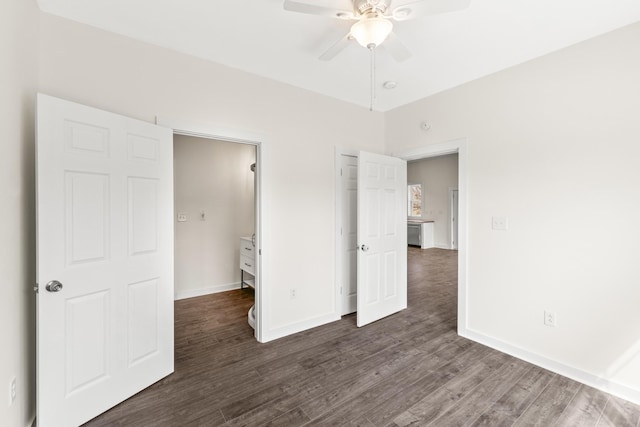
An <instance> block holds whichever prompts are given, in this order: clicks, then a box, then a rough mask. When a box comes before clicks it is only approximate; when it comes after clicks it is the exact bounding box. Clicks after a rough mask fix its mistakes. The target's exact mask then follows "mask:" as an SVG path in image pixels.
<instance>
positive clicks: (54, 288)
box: [45, 280, 62, 292]
mask: <svg viewBox="0 0 640 427" xmlns="http://www.w3.org/2000/svg"><path fill="white" fill-rule="evenodd" d="M45 289H46V290H47V291H49V292H60V291H61V290H62V283H60V282H58V281H57V280H52V281H50V282H49V283H47V286H46V287H45Z"/></svg>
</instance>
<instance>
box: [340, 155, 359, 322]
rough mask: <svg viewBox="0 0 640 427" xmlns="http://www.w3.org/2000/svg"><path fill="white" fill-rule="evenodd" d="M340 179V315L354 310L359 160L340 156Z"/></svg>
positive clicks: (355, 305)
mask: <svg viewBox="0 0 640 427" xmlns="http://www.w3.org/2000/svg"><path fill="white" fill-rule="evenodd" d="M340 161H341V163H340V180H341V182H342V185H341V195H340V197H341V198H342V211H341V216H342V218H341V224H340V239H341V240H342V242H341V245H340V247H341V253H340V257H341V264H342V266H341V267H342V268H341V269H340V271H341V277H340V290H341V292H342V312H341V314H342V315H345V314H349V313H353V312H354V311H356V308H357V300H356V299H357V298H356V294H357V290H358V283H357V280H356V271H357V260H356V251H357V247H358V239H357V235H358V233H357V231H358V230H357V227H356V223H357V217H356V215H357V207H358V159H357V157H354V156H347V155H344V154H343V155H341V156H340Z"/></svg>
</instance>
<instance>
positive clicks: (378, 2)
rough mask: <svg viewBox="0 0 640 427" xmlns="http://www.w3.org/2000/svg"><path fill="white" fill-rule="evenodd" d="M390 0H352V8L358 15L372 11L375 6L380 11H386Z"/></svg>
mask: <svg viewBox="0 0 640 427" xmlns="http://www.w3.org/2000/svg"><path fill="white" fill-rule="evenodd" d="M390 4H391V0H353V8H354V10H355V11H356V12H357V13H358V14H359V15H364V14H365V13H369V12H372V9H373V8H375V9H376V10H377V11H379V12H381V13H383V14H384V13H386V12H387V9H389V5H390Z"/></svg>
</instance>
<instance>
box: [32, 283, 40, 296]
mask: <svg viewBox="0 0 640 427" xmlns="http://www.w3.org/2000/svg"><path fill="white" fill-rule="evenodd" d="M33 291H34V292H35V293H36V294H37V293H39V291H40V285H38V284H37V283H36V285H35V286H34V287H33Z"/></svg>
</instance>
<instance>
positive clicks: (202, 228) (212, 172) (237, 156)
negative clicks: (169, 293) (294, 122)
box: [174, 132, 259, 335]
mask: <svg viewBox="0 0 640 427" xmlns="http://www.w3.org/2000/svg"><path fill="white" fill-rule="evenodd" d="M257 157H258V148H257V146H256V145H254V144H248V143H239V142H236V141H225V140H222V139H217V138H209V137H202V136H194V135H185V134H179V133H177V132H176V133H175V134H174V209H175V212H174V216H175V222H174V227H175V228H174V236H175V299H176V300H182V299H186V298H194V297H203V298H206V295H209V294H213V293H219V292H228V293H229V298H234V299H236V300H242V301H243V303H244V304H245V305H247V307H250V309H249V308H247V310H246V312H245V315H244V316H243V317H238V316H237V314H236V315H234V316H232V317H231V316H230V318H229V319H228V322H229V328H232V329H233V330H234V333H237V334H242V335H246V334H251V335H254V330H253V329H251V328H255V317H254V318H253V321H252V322H251V321H250V317H251V316H249V314H250V313H255V310H253V308H254V303H255V289H256V286H257V283H259V280H256V278H257V276H258V268H257V261H258V260H257V257H258V256H257V252H258V250H257V249H256V243H257V233H256V231H257V221H256V219H257V215H256V209H257V207H258V206H257V203H256V201H257V191H256V189H257V173H256V171H257V169H258V168H257ZM206 315H207V314H206V313H203V316H206Z"/></svg>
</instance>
